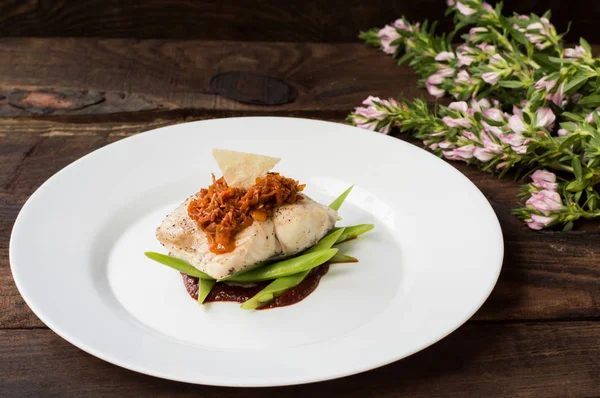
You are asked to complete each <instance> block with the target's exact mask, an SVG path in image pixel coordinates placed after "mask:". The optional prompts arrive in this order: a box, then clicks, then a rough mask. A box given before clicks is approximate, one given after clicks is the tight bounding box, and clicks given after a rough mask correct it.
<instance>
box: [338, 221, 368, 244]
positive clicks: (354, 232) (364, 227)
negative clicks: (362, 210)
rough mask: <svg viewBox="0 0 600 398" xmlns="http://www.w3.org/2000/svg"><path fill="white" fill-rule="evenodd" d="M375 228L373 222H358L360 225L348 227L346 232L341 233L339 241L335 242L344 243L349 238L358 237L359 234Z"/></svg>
mask: <svg viewBox="0 0 600 398" xmlns="http://www.w3.org/2000/svg"><path fill="white" fill-rule="evenodd" d="M373 228H375V225H373V224H358V225H353V226H351V227H346V229H345V230H344V232H343V233H342V234H341V235H340V237H339V238H338V240H337V242H335V243H342V242H345V241H347V240H350V239H354V238H356V237H358V236H359V235H362V234H364V233H365V232H369V231H370V230H372V229H373Z"/></svg>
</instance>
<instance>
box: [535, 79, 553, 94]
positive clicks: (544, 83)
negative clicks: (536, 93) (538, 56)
mask: <svg viewBox="0 0 600 398" xmlns="http://www.w3.org/2000/svg"><path fill="white" fill-rule="evenodd" d="M554 86H556V79H554V80H548V76H544V77H542V78H541V79H540V80H538V81H537V82H536V83H535V88H536V89H538V90H539V89H541V88H545V89H546V91H550V90H552V89H553V88H554Z"/></svg>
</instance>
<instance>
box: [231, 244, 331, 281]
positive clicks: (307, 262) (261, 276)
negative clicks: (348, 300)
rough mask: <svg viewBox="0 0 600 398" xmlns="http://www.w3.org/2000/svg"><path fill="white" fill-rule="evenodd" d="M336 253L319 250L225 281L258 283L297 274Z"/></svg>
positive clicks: (328, 250) (234, 276) (321, 262)
mask: <svg viewBox="0 0 600 398" xmlns="http://www.w3.org/2000/svg"><path fill="white" fill-rule="evenodd" d="M336 253H337V249H327V250H319V251H316V252H313V253H306V254H302V255H300V256H298V257H292V258H288V259H286V260H283V261H279V262H277V263H273V264H268V265H265V266H263V267H260V268H255V269H253V270H251V271H248V272H244V273H243V274H239V275H233V276H231V277H229V278H226V280H228V281H231V282H258V281H268V280H271V279H277V278H280V277H282V276H288V275H293V274H297V273H299V272H302V271H306V270H310V269H313V268H314V267H316V266H318V265H321V264H323V263H324V262H326V261H328V260H329V259H330V258H331V257H333V256H334V255H335V254H336Z"/></svg>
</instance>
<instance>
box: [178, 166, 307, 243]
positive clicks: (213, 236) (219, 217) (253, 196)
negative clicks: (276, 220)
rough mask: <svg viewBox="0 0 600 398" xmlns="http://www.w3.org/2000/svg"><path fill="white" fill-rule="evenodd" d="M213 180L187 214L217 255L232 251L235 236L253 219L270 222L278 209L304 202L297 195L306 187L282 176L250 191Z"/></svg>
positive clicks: (267, 177)
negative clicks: (268, 220) (202, 232)
mask: <svg viewBox="0 0 600 398" xmlns="http://www.w3.org/2000/svg"><path fill="white" fill-rule="evenodd" d="M212 178H213V183H212V185H211V186H209V187H208V189H206V188H202V189H201V190H200V193H199V194H198V197H197V198H196V199H193V200H192V201H190V204H189V205H188V215H189V217H190V218H191V219H192V220H194V221H196V224H197V225H198V228H200V229H201V230H202V231H204V233H205V234H206V236H207V238H208V242H209V250H210V251H211V252H213V253H216V254H222V253H227V252H231V251H233V250H234V249H235V235H236V234H237V233H238V232H240V231H241V230H243V229H244V228H247V227H249V226H250V225H252V222H253V221H254V220H256V221H267V218H268V217H270V216H271V215H272V214H273V210H274V209H275V208H276V207H278V206H282V205H284V204H294V203H296V202H297V201H298V200H302V195H298V192H300V191H302V190H303V189H304V187H305V185H304V184H303V185H299V184H298V181H295V180H293V179H291V178H287V177H284V176H281V175H279V173H267V174H266V175H265V176H264V177H258V178H256V183H255V184H254V185H253V186H252V187H250V188H249V189H248V190H245V189H242V188H235V187H230V186H229V185H227V181H225V178H224V177H221V178H219V179H218V180H217V179H215V176H214V174H213V177H212Z"/></svg>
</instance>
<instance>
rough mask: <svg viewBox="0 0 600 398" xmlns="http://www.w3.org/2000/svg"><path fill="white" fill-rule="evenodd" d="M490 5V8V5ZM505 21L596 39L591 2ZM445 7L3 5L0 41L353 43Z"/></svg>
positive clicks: (380, 2)
mask: <svg viewBox="0 0 600 398" xmlns="http://www.w3.org/2000/svg"><path fill="white" fill-rule="evenodd" d="M492 3H493V2H492ZM504 3H505V9H506V10H507V14H511V13H512V12H513V11H515V12H518V13H525V12H536V13H538V14H542V13H544V12H545V11H546V10H548V9H551V10H552V11H553V18H552V21H553V22H554V23H555V24H556V25H557V27H558V28H559V31H564V30H565V29H566V27H567V24H568V21H573V22H574V23H573V25H572V26H571V33H570V35H569V36H568V38H569V39H571V40H577V39H579V37H580V36H585V37H587V38H588V40H590V41H594V40H596V41H597V40H600V36H599V35H598V31H597V29H596V21H597V20H598V18H599V17H600V8H598V7H597V4H596V2H594V1H593V0H587V1H586V0H579V1H560V0H546V1H543V0H529V1H518V0H506V1H504ZM444 10H445V2H443V1H439V0H420V1H418V2H415V1H409V0H403V1H385V0H370V1H363V0H350V1H348V0H330V1H326V0H292V1H279V0H262V1H260V2H253V3H252V5H251V6H250V5H249V3H248V2H247V1H244V0H233V1H231V0H230V1H227V2H214V1H210V0H195V1H189V0H168V1H161V0H147V1H144V2H132V1H130V2H123V1H119V0H105V1H95V0H70V1H69V0H53V1H48V0H5V1H3V2H1V3H0V35H1V36H4V37H7V36H11V37H19V36H20V37H24V36H36V37H50V36H62V37H66V36H74V37H129V38H140V39H148V38H172V39H204V40H245V41H257V40H258V41H321V42H322V41H327V42H342V41H346V42H347V41H355V40H356V36H357V34H358V32H359V31H360V30H365V29H370V28H373V27H378V26H383V25H384V24H385V23H388V22H390V20H394V19H396V18H398V17H400V15H402V14H404V15H405V16H406V17H407V18H409V19H410V20H412V21H422V20H424V19H429V20H441V24H440V27H439V31H446V32H448V31H450V30H451V29H452V25H451V21H450V18H444Z"/></svg>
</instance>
